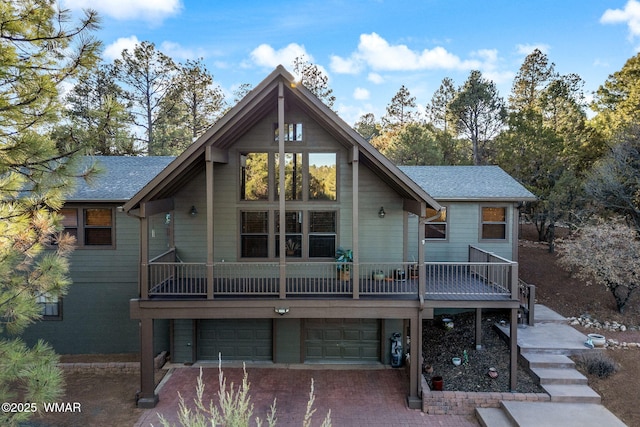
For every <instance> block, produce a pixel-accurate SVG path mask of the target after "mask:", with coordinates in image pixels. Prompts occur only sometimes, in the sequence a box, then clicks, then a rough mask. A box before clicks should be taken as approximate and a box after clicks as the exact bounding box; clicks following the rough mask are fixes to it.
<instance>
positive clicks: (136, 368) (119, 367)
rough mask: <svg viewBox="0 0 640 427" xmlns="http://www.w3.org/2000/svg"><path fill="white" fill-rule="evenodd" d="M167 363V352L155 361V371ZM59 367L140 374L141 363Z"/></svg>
mask: <svg viewBox="0 0 640 427" xmlns="http://www.w3.org/2000/svg"><path fill="white" fill-rule="evenodd" d="M166 361H167V352H166V351H163V352H161V353H160V354H158V355H157V356H156V357H155V358H154V359H153V364H154V368H155V369H160V368H162V366H164V364H165V362H166ZM58 367H59V368H61V369H64V370H67V371H95V370H97V369H104V370H106V371H108V372H140V362H74V363H58Z"/></svg>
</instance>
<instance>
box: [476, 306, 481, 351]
mask: <svg viewBox="0 0 640 427" xmlns="http://www.w3.org/2000/svg"><path fill="white" fill-rule="evenodd" d="M481 348H482V308H480V307H478V308H476V350H480V349H481Z"/></svg>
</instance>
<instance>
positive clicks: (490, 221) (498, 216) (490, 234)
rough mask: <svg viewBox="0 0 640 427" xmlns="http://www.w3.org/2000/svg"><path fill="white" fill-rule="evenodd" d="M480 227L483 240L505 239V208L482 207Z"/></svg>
mask: <svg viewBox="0 0 640 427" xmlns="http://www.w3.org/2000/svg"><path fill="white" fill-rule="evenodd" d="M481 228H482V230H481V238H482V239H483V240H505V239H506V238H507V208H506V207H486V206H485V207H483V208H482V224H481Z"/></svg>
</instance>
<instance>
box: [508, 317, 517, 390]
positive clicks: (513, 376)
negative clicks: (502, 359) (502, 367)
mask: <svg viewBox="0 0 640 427" xmlns="http://www.w3.org/2000/svg"><path fill="white" fill-rule="evenodd" d="M517 387H518V309H517V308H512V309H511V325H510V330H509V388H510V389H511V391H512V392H515V391H516V389H517Z"/></svg>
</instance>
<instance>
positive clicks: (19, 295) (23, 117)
mask: <svg viewBox="0 0 640 427" xmlns="http://www.w3.org/2000/svg"><path fill="white" fill-rule="evenodd" d="M57 7H58V3H57V2H56V1H53V0H13V1H3V2H0V147H1V149H0V336H1V337H2V339H0V401H2V402H17V401H18V400H17V399H20V400H19V401H21V402H44V401H52V400H54V399H56V398H57V397H58V396H59V395H60V393H61V391H62V376H61V373H60V371H59V369H58V368H57V366H56V360H57V357H56V356H55V353H54V352H53V350H52V349H51V347H50V346H48V345H47V344H45V343H43V342H39V343H37V344H36V345H35V346H33V347H28V346H27V345H26V344H25V343H24V342H23V341H22V340H21V339H20V338H19V334H20V333H21V332H22V331H23V330H24V328H26V327H27V326H28V325H29V324H30V323H32V322H34V321H36V320H37V319H38V318H39V317H40V308H39V305H38V303H37V301H36V300H37V298H38V297H40V296H42V295H45V296H47V297H53V298H56V297H59V296H61V295H63V294H64V293H65V290H66V288H67V285H68V284H69V279H68V278H67V271H68V268H67V256H68V253H69V250H70V247H71V246H72V243H73V239H70V238H69V237H68V236H64V235H63V236H59V237H58V238H55V237H54V236H55V234H56V231H57V230H58V224H59V220H60V218H59V216H58V215H56V214H55V211H56V210H57V209H59V208H60V207H61V206H62V203H63V199H64V197H65V195H66V194H67V193H68V192H69V190H70V188H71V187H70V186H71V183H72V182H73V181H74V180H75V179H76V178H75V177H74V176H73V175H74V173H75V172H74V171H75V169H74V166H75V165H76V160H75V156H76V155H77V154H79V153H80V151H79V150H78V149H76V150H75V151H74V152H72V153H69V152H65V151H62V150H60V148H59V147H58V146H57V145H56V143H55V141H54V140H53V139H52V138H50V137H49V135H48V134H47V132H48V131H49V130H50V128H51V126H52V125H53V124H55V122H56V120H57V119H58V112H59V111H60V110H61V106H60V102H59V100H58V95H59V87H60V85H61V84H62V83H63V82H65V81H67V80H69V79H70V78H73V77H75V76H77V74H78V73H80V72H81V71H83V70H86V69H88V68H91V67H93V66H94V65H95V62H96V60H97V51H98V48H99V43H98V42H97V41H96V40H94V39H93V38H91V37H90V35H89V33H90V32H91V31H92V30H93V29H95V28H96V26H97V24H98V18H97V15H96V13H95V12H93V11H87V12H86V13H85V16H84V17H83V18H82V19H81V20H80V21H78V22H77V23H73V24H70V16H69V13H68V11H61V10H58V9H57ZM54 243H55V246H54V245H53V244H54ZM47 247H53V248H54V249H50V250H47V249H46V248H47ZM30 415H31V413H29V412H26V411H23V412H5V411H3V412H2V413H0V424H2V425H16V424H17V423H19V422H21V421H24V420H25V419H27V418H29V416H30Z"/></svg>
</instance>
